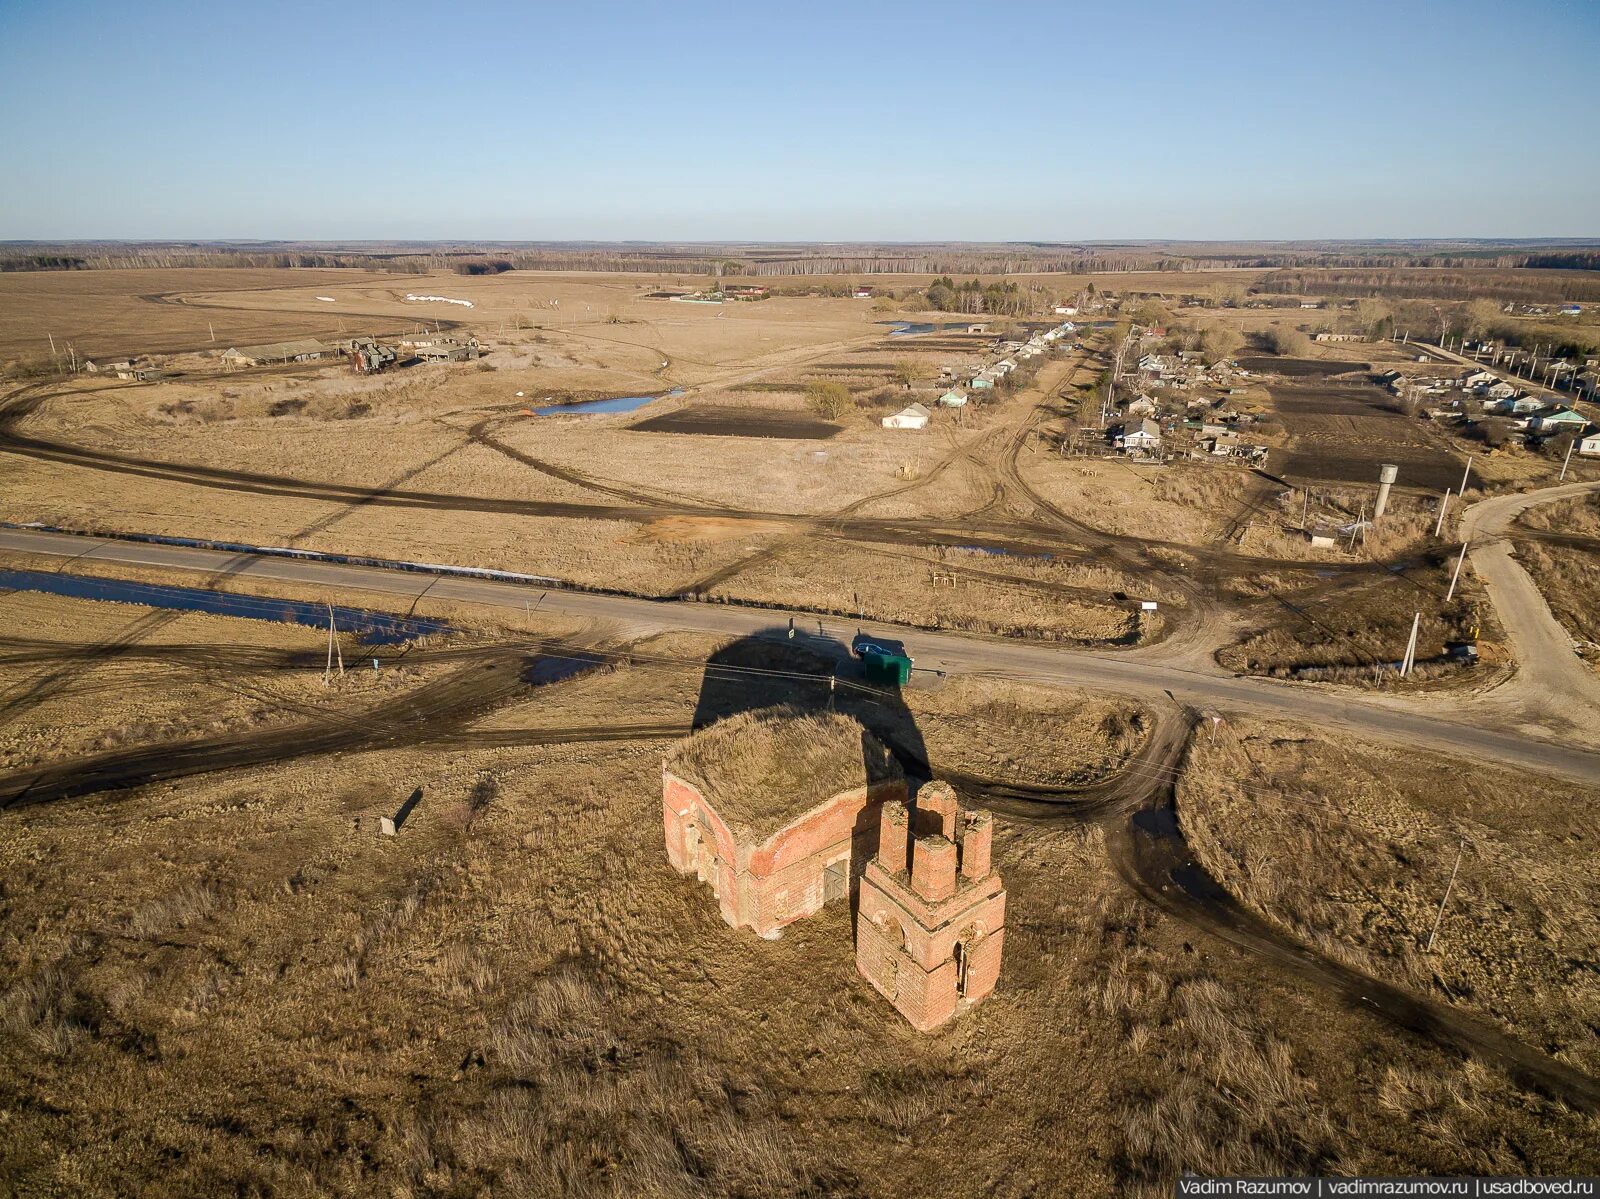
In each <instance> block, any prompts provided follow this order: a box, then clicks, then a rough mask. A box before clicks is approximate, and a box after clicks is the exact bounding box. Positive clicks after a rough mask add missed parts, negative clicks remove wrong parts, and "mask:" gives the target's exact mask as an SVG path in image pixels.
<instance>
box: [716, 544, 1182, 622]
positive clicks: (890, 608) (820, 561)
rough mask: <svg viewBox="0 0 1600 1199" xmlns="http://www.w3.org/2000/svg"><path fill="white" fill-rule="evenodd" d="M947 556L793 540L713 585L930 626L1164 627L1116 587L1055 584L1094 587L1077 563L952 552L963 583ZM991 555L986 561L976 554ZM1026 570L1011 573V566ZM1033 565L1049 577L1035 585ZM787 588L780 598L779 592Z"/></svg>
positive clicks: (750, 598) (745, 595) (752, 596)
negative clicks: (1081, 591)
mask: <svg viewBox="0 0 1600 1199" xmlns="http://www.w3.org/2000/svg"><path fill="white" fill-rule="evenodd" d="M946 560H947V559H945V558H943V557H941V556H940V555H937V554H935V553H932V552H930V553H929V554H928V555H927V556H926V557H923V556H920V555H916V554H903V553H900V552H898V551H896V550H880V549H879V548H877V547H875V546H870V545H858V544H855V543H852V542H843V541H832V540H829V541H818V540H815V539H811V540H805V541H793V542H789V543H786V544H784V545H783V546H782V547H781V548H779V549H778V551H777V552H775V553H770V554H765V555H761V556H755V557H752V558H751V559H750V565H749V566H748V567H747V568H745V569H744V570H741V571H740V572H739V573H738V574H736V575H734V576H733V577H732V578H730V579H728V580H727V581H726V582H723V583H721V584H719V585H718V586H716V587H715V588H713V589H712V590H711V592H710V593H709V594H711V595H712V596H716V597H719V598H726V599H730V600H743V601H747V602H753V603H771V602H780V603H782V604H783V605H785V606H799V607H805V608H809V609H811V610H813V611H820V612H830V613H834V614H836V615H841V616H854V615H856V614H857V613H858V612H864V613H865V615H866V616H868V617H869V618H872V619H876V620H885V621H894V622H897V623H902V624H908V625H915V626H919V627H922V628H942V629H955V630H965V631H972V632H985V633H988V632H995V633H1002V634H1006V635H1010V636H1019V637H1037V638H1042V639H1045V640H1049V641H1068V642H1080V643H1085V644H1096V643H1098V644H1104V643H1106V642H1113V643H1118V644H1132V643H1134V642H1136V641H1139V640H1145V639H1149V638H1151V637H1153V636H1154V635H1155V634H1156V633H1158V632H1159V630H1160V628H1161V625H1160V623H1159V619H1146V620H1144V621H1143V622H1141V621H1140V619H1139V617H1138V614H1137V613H1136V612H1135V611H1134V609H1133V605H1130V604H1127V603H1119V602H1117V601H1115V600H1114V599H1113V598H1112V596H1111V593H1110V591H1109V590H1107V591H1106V592H1105V593H1104V599H1103V601H1102V602H1096V601H1095V599H1093V598H1091V597H1090V596H1084V595H1078V594H1071V595H1065V596H1064V595H1062V594H1060V593H1059V592H1056V591H1052V590H1051V589H1050V588H1049V587H1048V584H1049V583H1051V582H1056V581H1063V582H1064V581H1065V580H1067V579H1075V578H1077V577H1084V578H1085V580H1086V581H1085V583H1083V584H1078V583H1076V582H1071V583H1067V584H1066V585H1067V586H1069V587H1076V586H1080V585H1081V586H1084V587H1085V589H1086V590H1089V591H1090V592H1091V595H1092V592H1093V590H1095V589H1096V588H1095V586H1094V584H1095V582H1098V579H1094V578H1093V576H1092V575H1088V576H1078V575H1077V574H1076V572H1075V571H1074V570H1073V568H1071V567H1069V566H1062V567H1059V568H1055V569H1052V568H1050V567H1042V566H1039V565H1037V564H1032V563H1029V562H1028V561H1027V560H1026V559H1016V560H1015V561H1014V562H1013V560H1012V559H1006V558H999V559H997V558H995V557H992V556H989V555H978V554H970V553H968V554H961V553H959V552H957V553H955V554H952V555H951V556H950V557H949V559H948V560H951V561H953V562H955V563H956V564H957V565H959V566H961V567H965V568H969V569H967V570H966V571H964V572H963V573H962V574H961V575H960V576H959V577H957V579H956V581H955V583H954V585H950V584H949V583H947V582H945V581H943V580H941V581H940V582H938V583H936V582H935V581H934V579H933V578H932V575H933V574H935V573H938V574H945V573H947V571H946V568H945V565H944V562H945V561H946ZM980 562H981V563H983V564H985V568H984V569H981V570H980V569H978V568H977V567H976V566H975V565H974V564H976V563H980ZM1013 570H1014V572H1015V573H1016V574H1022V575H1023V577H1022V578H1020V579H1019V578H1015V577H1013V578H1006V577H1003V575H1002V574H1001V572H1002V571H1005V572H1013ZM1026 572H1033V575H1034V576H1035V577H1038V578H1039V579H1040V581H1041V582H1043V583H1045V584H1046V586H1034V585H1032V583H1031V581H1030V578H1029V576H1028V574H1027V573H1026ZM780 597H781V598H780Z"/></svg>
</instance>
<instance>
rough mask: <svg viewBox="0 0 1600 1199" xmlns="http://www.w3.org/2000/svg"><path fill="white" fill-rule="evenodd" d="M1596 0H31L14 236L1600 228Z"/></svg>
mask: <svg viewBox="0 0 1600 1199" xmlns="http://www.w3.org/2000/svg"><path fill="white" fill-rule="evenodd" d="M1597 51H1600V4H1597V3H1595V2H1594V0H1567V2H1564V3H1563V2H1555V0H1548V2H1541V0H1523V2H1522V3H1481V2H1478V0H1440V2H1434V3H1408V2H1406V0H1391V2H1374V3H1366V2H1354V3H1337V2H1329V3H1310V2H1308V0H1277V2H1262V3H1227V2H1218V3H1211V4H1206V3H1196V2H1194V0H1190V2H1188V3H1170V4H1169V3H1164V2H1158V0H1147V2H1145V3H1136V4H1122V3H1118V4H1109V3H1100V4H1095V5H1085V4H1079V3H1072V2H1060V0H1058V2H1055V3H1037V4H1036V3H1028V2H1023V3H1009V4H1004V5H1001V4H995V5H989V4H985V3H974V2H972V0H967V2H965V3H960V4H945V3H938V2H933V3H923V4H919V5H910V4H895V5H889V4H877V3H872V2H871V0H856V2H854V3H845V4H832V3H811V2H809V0H807V2H800V3H786V4H777V3H757V2H749V3H737V4H733V3H730V4H718V3H693V2H692V0H677V2H673V3H659V4H644V3H629V4H623V3H585V2H582V0H576V2H575V0H566V2H564V3H561V4H554V5H548V6H546V5H541V4H532V3H523V4H510V3H507V4H491V3H470V2H469V3H458V4H455V5H447V4H438V3H433V4H427V5H423V4H411V3H406V2H404V0H401V2H396V3H386V4H370V5H367V4H351V3H339V2H338V0H327V2H325V3H321V4H302V3H295V2H288V3H259V2H252V3H248V4H246V3H235V2H234V0H213V2H212V3H193V4H185V3H166V2H163V0H136V2H132V3H129V2H126V0H121V2H86V0H79V2H75V0H54V2H51V3H30V2H25V0H0V121H3V125H0V128H3V129H4V130H5V136H4V137H3V138H0V238H8V239H9V238H46V239H48V238H90V237H127V238H186V237H192V238H307V239H354V238H418V239H432V238H464V239H465V238H478V239H490V238H493V239H519V240H521V239H527V240H545V239H625V238H626V239H651V240H656V239H682V240H691V239H692V240H714V239H774V240H776V239H785V240H851V239H876V240H897V241H915V240H958V239H959V240H1021V239H1046V240H1085V239H1121V238H1250V239H1257V238H1312V237H1351V238H1364V237H1427V236H1445V237H1468V236H1479V237H1530V236H1593V235H1600V154H1597V153H1596V151H1597V149H1600V119H1597V118H1600V103H1597V101H1596V99H1595V91H1594V86H1593V82H1592V79H1593V72H1594V70H1595V62H1596V53H1597Z"/></svg>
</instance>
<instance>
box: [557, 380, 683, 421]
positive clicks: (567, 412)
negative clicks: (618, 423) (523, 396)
mask: <svg viewBox="0 0 1600 1199" xmlns="http://www.w3.org/2000/svg"><path fill="white" fill-rule="evenodd" d="M682 394H683V388H681V387H674V388H673V389H672V390H671V391H669V392H665V393H663V394H662V395H653V396H615V397H613V398H611V399H609V400H579V401H578V402H577V403H576V404H548V405H546V406H545V407H543V408H535V409H534V410H533V414H534V415H535V416H595V415H598V414H601V413H606V412H636V411H637V410H639V409H640V408H643V407H644V406H645V405H646V404H649V403H651V402H652V401H655V400H662V399H667V398H669V397H671V396H677V395H682Z"/></svg>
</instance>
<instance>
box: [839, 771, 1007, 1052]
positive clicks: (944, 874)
mask: <svg viewBox="0 0 1600 1199" xmlns="http://www.w3.org/2000/svg"><path fill="white" fill-rule="evenodd" d="M993 834H994V822H993V820H992V819H991V817H990V816H989V814H988V813H987V812H962V811H961V810H960V809H959V807H958V805H957V803H956V793H955V791H954V790H953V789H952V788H951V786H950V784H948V783H944V782H932V783H928V784H927V785H925V786H924V787H923V788H922V789H921V790H919V791H918V792H917V800H916V806H915V807H908V806H907V805H906V804H905V803H904V802H902V801H901V800H899V799H892V800H889V801H888V802H886V803H884V804H883V806H882V807H881V808H880V809H879V810H878V847H877V853H876V854H874V856H873V858H872V860H871V861H870V862H868V863H867V866H866V869H865V872H864V873H863V874H862V876H861V891H860V903H859V906H858V908H857V912H856V969H858V970H860V971H861V973H862V975H863V977H865V978H866V980H867V981H868V982H870V983H871V984H872V985H873V987H874V988H875V989H876V990H877V991H878V993H879V994H881V995H882V996H883V997H884V998H885V999H887V1000H888V1001H889V1002H890V1003H892V1004H893V1005H894V1006H895V1009H896V1010H897V1011H899V1013H900V1014H901V1015H902V1016H904V1017H905V1018H906V1019H907V1020H909V1021H910V1022H911V1024H912V1027H914V1028H916V1029H917V1030H918V1031H920V1032H931V1031H932V1030H933V1029H936V1028H938V1027H939V1026H940V1025H942V1024H944V1023H946V1022H947V1021H949V1020H950V1019H951V1017H953V1016H955V1015H956V1014H957V1013H958V1012H961V1011H965V1010H967V1009H968V1008H971V1007H972V1006H973V1005H975V1004H977V1003H979V1002H981V1001H982V1000H983V999H984V998H985V997H986V996H987V995H988V994H989V993H990V992H991V991H993V990H994V987H995V983H996V982H997V981H998V980H999V977H1000V954H1001V950H1002V949H1003V948H1004V946H1005V918H1006V892H1005V886H1004V884H1003V883H1002V882H1001V879H1000V876H999V875H998V874H996V873H995V872H994V868H993V864H992V862H991V860H990V850H991V844H992V840H993Z"/></svg>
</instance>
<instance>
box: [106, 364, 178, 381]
mask: <svg viewBox="0 0 1600 1199" xmlns="http://www.w3.org/2000/svg"><path fill="white" fill-rule="evenodd" d="M116 372H117V378H119V379H127V380H129V381H131V382H134V383H154V382H156V381H157V380H158V379H165V378H166V377H167V372H166V371H164V370H162V369H161V368H160V367H157V366H140V365H138V364H137V363H131V362H122V363H118V364H117V367H116Z"/></svg>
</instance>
